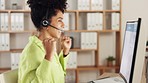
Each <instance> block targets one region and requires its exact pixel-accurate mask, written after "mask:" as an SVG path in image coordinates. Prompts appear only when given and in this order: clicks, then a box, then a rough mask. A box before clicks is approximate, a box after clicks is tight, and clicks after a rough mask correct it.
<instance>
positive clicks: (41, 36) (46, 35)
mask: <svg viewBox="0 0 148 83" xmlns="http://www.w3.org/2000/svg"><path fill="white" fill-rule="evenodd" d="M38 38H39V39H40V40H41V41H43V40H44V39H46V38H53V37H52V36H51V35H50V34H49V33H48V32H47V31H46V30H42V31H40V32H39V36H38Z"/></svg>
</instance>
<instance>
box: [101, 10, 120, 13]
mask: <svg viewBox="0 0 148 83" xmlns="http://www.w3.org/2000/svg"><path fill="white" fill-rule="evenodd" d="M104 12H108V13H109V12H116V13H120V12H121V11H120V10H104Z"/></svg>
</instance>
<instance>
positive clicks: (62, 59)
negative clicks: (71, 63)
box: [59, 50, 69, 75]
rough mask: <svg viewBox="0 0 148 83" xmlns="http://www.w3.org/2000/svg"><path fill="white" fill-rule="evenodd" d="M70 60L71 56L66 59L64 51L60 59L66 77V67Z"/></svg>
mask: <svg viewBox="0 0 148 83" xmlns="http://www.w3.org/2000/svg"><path fill="white" fill-rule="evenodd" d="M68 58H69V54H68V55H67V56H66V57H64V56H63V50H62V51H61V52H60V54H59V59H60V63H61V65H62V68H63V71H64V75H66V66H67V62H68Z"/></svg>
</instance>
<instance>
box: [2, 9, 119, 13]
mask: <svg viewBox="0 0 148 83" xmlns="http://www.w3.org/2000/svg"><path fill="white" fill-rule="evenodd" d="M0 12H1V13H8V12H10V13H30V12H31V11H30V10H23V9H22V10H0ZM65 12H67V13H76V12H79V13H93V12H101V13H103V12H117V13H120V12H121V11H120V10H66V11H65Z"/></svg>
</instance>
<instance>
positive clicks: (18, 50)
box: [0, 49, 23, 53]
mask: <svg viewBox="0 0 148 83" xmlns="http://www.w3.org/2000/svg"><path fill="white" fill-rule="evenodd" d="M22 50H23V49H10V50H6V51H5V50H4V51H0V53H11V52H13V53H16V52H22Z"/></svg>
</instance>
